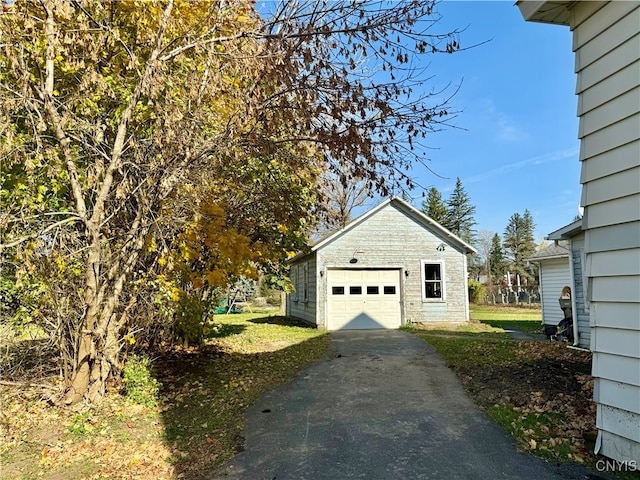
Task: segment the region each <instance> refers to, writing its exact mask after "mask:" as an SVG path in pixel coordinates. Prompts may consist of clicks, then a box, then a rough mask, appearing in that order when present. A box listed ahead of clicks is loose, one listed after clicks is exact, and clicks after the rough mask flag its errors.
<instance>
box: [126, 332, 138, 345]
mask: <svg viewBox="0 0 640 480" xmlns="http://www.w3.org/2000/svg"><path fill="white" fill-rule="evenodd" d="M124 341H125V342H129V345H133V344H134V343H136V339H135V338H134V337H133V335H130V334H126V335H125V336H124Z"/></svg>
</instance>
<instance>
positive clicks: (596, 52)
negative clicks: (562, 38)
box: [573, 4, 638, 71]
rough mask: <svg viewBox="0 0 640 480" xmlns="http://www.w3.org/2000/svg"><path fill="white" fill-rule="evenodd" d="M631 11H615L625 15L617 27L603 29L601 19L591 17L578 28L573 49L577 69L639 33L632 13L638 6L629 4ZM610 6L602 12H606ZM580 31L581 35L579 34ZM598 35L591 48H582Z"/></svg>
mask: <svg viewBox="0 0 640 480" xmlns="http://www.w3.org/2000/svg"><path fill="white" fill-rule="evenodd" d="M629 7H630V9H629V12H624V11H615V12H613V14H614V15H616V16H617V15H624V16H623V17H621V18H620V20H619V22H618V24H617V26H616V27H617V28H609V29H607V30H604V31H601V28H602V27H601V24H600V22H599V19H597V20H596V17H591V19H588V20H587V21H586V22H585V23H584V24H583V25H581V26H580V28H579V29H576V33H577V34H576V35H575V36H574V42H573V49H574V50H575V51H576V57H575V61H576V71H578V70H580V69H581V68H584V67H586V66H587V65H591V64H592V63H593V62H595V61H596V60H597V59H599V58H602V57H604V56H605V55H606V54H608V53H609V52H610V51H611V49H612V48H614V47H617V46H618V45H621V44H622V43H624V42H626V41H627V40H629V39H630V38H632V37H633V36H634V35H636V34H637V33H638V25H637V24H636V19H635V17H634V15H632V14H630V12H632V11H633V10H635V9H636V8H637V4H636V5H633V4H631V5H629ZM609 8H610V7H608V6H607V7H606V10H604V11H601V12H600V13H601V14H602V13H606V12H607V11H608V10H609ZM578 33H579V36H578ZM595 37H598V41H597V42H594V44H593V45H592V46H591V48H580V47H582V46H583V45H584V44H585V43H587V42H588V41H591V40H593V39H594V38H595Z"/></svg>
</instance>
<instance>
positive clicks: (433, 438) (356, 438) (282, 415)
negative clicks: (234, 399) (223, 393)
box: [210, 330, 602, 480]
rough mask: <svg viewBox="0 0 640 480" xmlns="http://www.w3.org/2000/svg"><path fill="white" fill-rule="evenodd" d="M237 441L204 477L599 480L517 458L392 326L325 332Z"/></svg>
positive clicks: (439, 364)
mask: <svg viewBox="0 0 640 480" xmlns="http://www.w3.org/2000/svg"><path fill="white" fill-rule="evenodd" d="M244 437H245V449H244V451H243V452H241V453H239V454H238V455H237V456H236V457H235V458H234V459H233V460H232V461H231V462H230V463H229V464H227V465H225V466H223V467H222V468H221V469H220V470H219V471H218V472H216V474H214V475H213V476H212V477H210V478H214V479H242V480H261V479H265V480H273V479H277V480H288V479H291V480H300V479H313V480H321V479H327V480H329V479H330V480H342V479H356V478H362V479H367V480H370V479H385V480H393V479H431V478H433V479H445V478H446V479H499V478H513V479H533V478H535V479H559V478H570V479H571V478H573V479H586V478H590V479H595V478H602V477H599V476H598V475H597V474H596V472H593V471H588V470H587V469H585V468H582V467H581V466H579V465H570V466H567V465H565V466H556V465H552V464H548V463H546V462H545V461H544V460H540V459H537V458H535V457H533V456H531V455H528V454H521V453H518V452H517V451H516V448H515V444H514V442H513V441H512V439H511V437H509V436H508V435H507V434H506V433H505V432H504V431H503V430H502V429H501V428H500V427H498V426H497V425H495V424H494V423H492V422H491V421H490V420H489V419H488V418H487V417H486V416H485V415H484V413H482V412H481V411H480V410H479V409H478V408H477V407H476V406H475V405H474V404H473V403H472V402H471V400H469V399H468V398H467V396H466V395H465V393H464V391H463V389H462V385H461V384H460V382H459V381H458V379H457V378H456V377H455V375H454V374H453V372H451V371H450V370H449V369H448V368H447V367H446V366H445V365H444V362H443V360H442V359H441V358H440V356H439V355H437V354H436V352H435V350H434V349H433V348H432V347H431V346H430V345H428V344H426V343H424V342H423V341H422V340H420V339H419V338H417V337H415V336H413V335H411V334H409V333H406V332H402V331H398V330H360V331H344V332H334V333H331V348H330V351H329V354H328V355H327V357H326V358H325V359H324V360H322V361H319V362H317V363H315V364H313V365H312V366H310V367H309V368H308V369H307V370H305V371H304V372H302V373H301V375H300V376H299V377H298V378H297V379H296V380H294V381H293V382H291V383H289V384H287V385H283V386H281V387H279V388H277V389H276V390H274V391H272V392H270V393H268V394H266V395H265V396H263V397H262V398H261V399H260V400H259V401H258V402H257V403H256V404H255V405H253V406H252V407H251V408H250V409H249V410H248V412H247V425H246V429H245V432H244Z"/></svg>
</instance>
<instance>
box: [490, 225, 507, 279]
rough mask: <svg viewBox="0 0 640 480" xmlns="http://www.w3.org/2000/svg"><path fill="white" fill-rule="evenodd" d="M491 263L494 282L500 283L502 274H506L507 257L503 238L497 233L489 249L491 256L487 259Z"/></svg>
mask: <svg viewBox="0 0 640 480" xmlns="http://www.w3.org/2000/svg"><path fill="white" fill-rule="evenodd" d="M487 262H488V263H489V271H490V272H491V277H492V278H493V283H494V284H497V283H500V282H501V280H502V276H503V275H504V274H505V271H504V270H505V266H506V265H505V263H506V262H505V258H504V250H503V249H502V240H501V239H500V235H498V234H497V233H496V234H495V235H494V236H493V238H492V239H491V249H490V250H489V257H488V259H487Z"/></svg>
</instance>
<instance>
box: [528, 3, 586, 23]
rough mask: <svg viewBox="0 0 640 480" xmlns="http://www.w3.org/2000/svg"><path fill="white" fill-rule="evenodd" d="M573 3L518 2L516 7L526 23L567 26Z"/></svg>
mask: <svg viewBox="0 0 640 480" xmlns="http://www.w3.org/2000/svg"><path fill="white" fill-rule="evenodd" d="M574 3H575V1H567V0H565V1H562V0H518V1H517V2H516V5H517V7H518V8H519V9H520V14H521V15H522V17H523V18H524V19H525V20H526V21H527V22H538V23H552V24H555V25H565V26H569V21H570V18H571V12H570V8H571V6H572V5H573V4H574Z"/></svg>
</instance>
